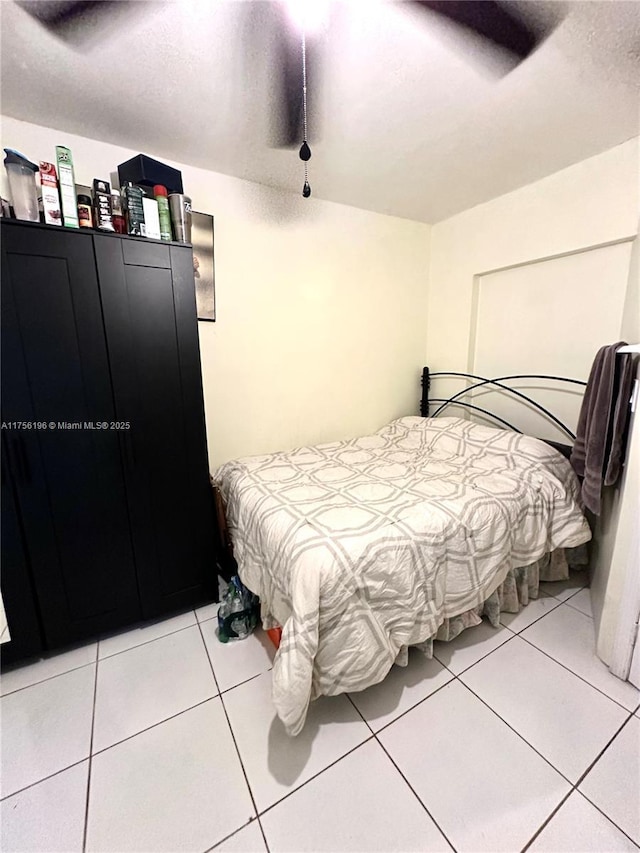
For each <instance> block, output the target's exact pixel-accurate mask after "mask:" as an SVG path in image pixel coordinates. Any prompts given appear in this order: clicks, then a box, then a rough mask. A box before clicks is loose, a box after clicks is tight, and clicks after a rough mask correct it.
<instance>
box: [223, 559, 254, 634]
mask: <svg viewBox="0 0 640 853" xmlns="http://www.w3.org/2000/svg"><path fill="white" fill-rule="evenodd" d="M259 609H260V605H259V602H258V596H257V595H254V594H253V593H252V592H251V591H250V590H248V589H247V588H246V586H245V585H244V584H243V583H242V581H241V580H240V578H239V577H238V576H237V575H234V576H233V577H232V578H231V581H230V582H229V586H228V587H227V590H226V592H225V594H224V596H223V598H222V602H221V604H220V607H219V608H218V639H219V640H220V642H221V643H227V642H229V640H244V639H245V637H248V636H249V634H250V633H251V632H252V631H253V629H254V628H255V627H256V625H257V623H258V614H259Z"/></svg>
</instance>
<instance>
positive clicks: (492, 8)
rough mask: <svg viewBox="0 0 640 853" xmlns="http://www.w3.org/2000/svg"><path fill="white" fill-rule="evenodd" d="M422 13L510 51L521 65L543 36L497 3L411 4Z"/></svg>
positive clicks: (433, 0) (429, 0) (445, 0)
mask: <svg viewBox="0 0 640 853" xmlns="http://www.w3.org/2000/svg"><path fill="white" fill-rule="evenodd" d="M410 5H411V6H412V7H414V8H416V9H419V10H421V11H423V12H426V13H430V12H435V13H436V14H438V15H441V16H443V17H445V18H448V19H449V20H450V21H452V22H453V23H454V24H456V25H458V26H460V27H464V28H465V29H467V30H470V31H471V32H473V33H476V34H477V35H479V36H480V37H481V38H483V39H486V40H488V41H491V42H493V44H495V45H497V46H498V47H500V48H503V49H504V50H507V51H508V52H509V53H511V54H512V55H513V56H514V57H516V58H517V59H518V61H522V60H523V59H526V57H527V56H529V54H530V53H532V52H533V51H534V50H535V48H536V47H537V46H538V44H539V43H540V42H541V41H542V40H543V38H544V35H545V34H543V33H541V32H540V31H539V30H537V29H534V28H533V26H530V25H528V24H526V23H525V22H524V21H523V20H522V19H521V18H519V17H517V16H516V15H515V14H512V13H511V12H510V11H508V9H507V4H506V3H497V2H495V0H410Z"/></svg>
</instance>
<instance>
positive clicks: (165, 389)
mask: <svg viewBox="0 0 640 853" xmlns="http://www.w3.org/2000/svg"><path fill="white" fill-rule="evenodd" d="M1 343H2V576H1V584H2V595H3V601H4V606H5V611H6V614H7V620H8V624H9V630H10V633H11V642H10V643H9V644H4V645H3V646H2V656H3V659H4V660H5V661H7V660H8V661H10V660H13V659H17V658H19V657H24V656H26V655H30V654H33V653H36V652H38V651H40V650H46V649H52V648H56V647H59V646H63V645H65V644H68V643H72V642H74V641H78V640H81V639H82V638H85V637H91V636H96V635H98V634H100V633H101V632H103V631H109V630H112V629H114V628H117V627H120V626H123V625H126V624H127V623H132V622H136V621H139V620H141V619H144V618H150V617H157V616H160V615H161V614H163V613H169V612H172V611H177V610H179V609H184V608H188V607H192V606H193V605H195V604H198V603H200V602H203V601H207V600H212V599H213V598H215V596H216V590H217V576H216V562H215V548H214V541H215V538H214V537H215V531H214V521H213V518H214V516H213V507H212V495H211V489H210V486H209V474H208V463H207V447H206V434H205V424H204V407H203V399H202V380H201V374H200V354H199V346H198V329H197V320H196V309H195V293H194V280H193V260H192V253H191V249H190V248H189V247H187V246H181V245H179V244H173V243H164V244H163V243H159V242H155V241H145V240H143V239H139V238H134V237H120V236H117V235H111V234H99V233H95V232H92V233H83V232H76V231H70V230H67V229H63V228H55V227H53V226H42V225H38V224H30V223H18V222H12V221H3V222H2V341H1Z"/></svg>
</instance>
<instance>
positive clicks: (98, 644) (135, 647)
mask: <svg viewBox="0 0 640 853" xmlns="http://www.w3.org/2000/svg"><path fill="white" fill-rule="evenodd" d="M187 612H189V611H187ZM193 613H194V614H195V611H193ZM178 615H180V614H178ZM172 618H173V617H172ZM203 621H204V622H208V621H209V620H208V619H204V620H203ZM199 624H200V623H199V622H198V621H197V616H196V621H195V622H194V623H193V624H191V625H185V626H184V627H183V628H176V630H175V631H168V632H167V633H166V634H161V635H160V636H159V637H154V638H153V639H152V640H145V641H144V642H143V643H138V644H137V645H135V646H129V647H128V648H126V649H121V650H120V651H119V652H113V654H110V655H105V656H104V657H103V658H100V657H98V658H97V660H108V659H109V658H115V657H117V656H118V655H123V654H124V653H125V652H131V651H133V650H134V649H139V648H141V647H142V646H148V645H149V643H155V641H156V640H163V639H164V638H165V637H171V636H173V635H174V634H179V633H180V632H181V631H186V630H187V629H188V628H195V627H196V625H199ZM130 630H135V629H133V628H132V629H130ZM107 639H111V638H110V637H107ZM94 642H95V643H96V645H97V646H98V648H99V646H100V643H101V642H102V638H101V637H98V639H97V640H95V641H94ZM78 648H83V647H82V646H79V647H78ZM73 651H76V650H75V649H69V650H68V651H67V652H65V651H61V652H60V654H68V653H69V652H73ZM47 660H55V655H54V656H53V657H50V658H41V659H40V660H39V661H34V662H33V663H31V664H29V663H26V662H25V666H37V665H38V663H40V662H41V661H47ZM95 662H96V661H94V660H92V661H88V663H82V664H80V666H72V667H71V669H65V670H64V671H63V672H57V673H56V674H55V675H48V676H47V677H46V678H40V679H38V680H37V681H33V682H31V683H30V684H25V685H24V687H16V689H15V690H9V691H7V692H6V693H3V694H2V696H1V697H0V698H4V697H5V696H12V695H13V694H14V693H19V692H20V691H21V690H28V689H29V687H35V686H36V684H44V682H45V681H52V680H53V679H54V678H60V676H61V675H66V674H67V673H69V672H76V671H77V670H78V669H84V668H85V667H87V666H93V664H94V663H95ZM21 668H22V667H20V666H17V667H15V668H14V669H11V670H9V671H8V672H7V673H6V675H9V674H10V673H12V672H18V671H19V670H20V669H21Z"/></svg>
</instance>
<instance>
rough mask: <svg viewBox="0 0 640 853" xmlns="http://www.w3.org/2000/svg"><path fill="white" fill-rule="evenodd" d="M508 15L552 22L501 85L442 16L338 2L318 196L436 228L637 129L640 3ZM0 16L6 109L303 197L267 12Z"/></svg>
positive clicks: (320, 133) (321, 122)
mask: <svg viewBox="0 0 640 853" xmlns="http://www.w3.org/2000/svg"><path fill="white" fill-rule="evenodd" d="M516 6H517V7H518V8H520V9H521V10H523V11H524V13H526V14H527V15H530V16H531V15H533V16H535V17H537V18H539V19H540V20H541V21H543V22H545V21H546V22H549V21H553V20H560V23H559V24H558V26H557V28H556V29H555V30H554V31H553V33H552V34H551V36H550V37H549V38H548V39H547V40H546V41H545V42H544V43H543V44H542V46H541V47H540V48H539V49H538V50H537V51H536V52H535V53H534V54H533V55H532V56H530V57H529V58H528V59H527V60H526V61H525V62H524V63H522V64H521V65H520V66H519V67H517V68H516V69H515V70H513V71H512V72H511V73H509V74H507V75H506V76H502V77H500V76H497V75H496V73H495V67H492V65H491V58H490V57H488V56H487V52H486V50H484V49H482V48H480V47H479V46H477V45H476V44H474V43H472V42H470V41H468V40H463V39H461V37H460V35H459V34H457V33H453V32H451V30H450V29H448V28H447V27H446V26H444V25H443V24H442V23H441V22H440V20H439V19H437V18H434V19H433V21H429V22H427V25H426V26H425V25H422V26H417V24H416V21H415V19H414V18H413V17H412V16H411V15H410V14H409V13H408V12H407V10H406V8H403V7H402V4H397V3H378V2H376V1H375V0H367V2H362V0H352V2H349V0H344V2H338V3H333V4H332V6H331V11H330V17H329V20H328V22H327V24H326V26H325V29H324V30H323V32H321V34H320V36H319V37H318V38H319V41H318V49H319V51H320V54H321V56H322V59H323V61H322V68H323V74H322V77H321V78H317V79H316V84H317V85H316V87H315V91H314V95H315V103H316V105H317V110H316V115H317V119H318V124H317V125H316V133H315V136H316V139H315V142H314V144H313V146H312V148H313V157H312V160H311V161H310V164H309V166H310V182H311V185H312V187H313V193H314V195H315V196H316V197H319V198H324V199H328V200H331V201H336V202H342V203H344V204H350V205H354V206H356V207H363V208H367V209H370V210H376V211H380V212H382V213H389V214H395V215H398V216H404V217H408V218H410V219H416V220H420V221H424V222H437V221H439V220H441V219H444V218H446V217H448V216H451V215H452V214H454V213H457V212H459V211H461V210H464V209H466V208H469V207H472V206H474V205H476V204H479V203H481V202H484V201H487V200H489V199H491V198H495V197H496V196H498V195H502V194H503V193H505V192H509V191H510V190H513V189H516V188H517V187H520V186H523V185H524V184H527V183H530V182H532V181H535V180H538V179H539V178H541V177H544V176H545V175H548V174H551V173H552V172H555V171H558V170H559V169H562V168H564V167H566V166H568V165H570V164H572V163H576V162H578V161H580V160H583V159H585V158H587V157H590V156H593V155H594V154H597V153H599V152H601V151H604V150H606V149H608V148H611V147H613V146H614V145H617V144H618V143H620V142H623V141H624V140H626V139H629V138H630V137H632V136H634V135H636V134H638V132H639V108H638V104H639V95H640V88H639V83H640V75H639V68H640V57H639V53H638V44H639V43H640V3H636V2H634V1H633V0H632V2H617V0H606V2H586V3H582V2H571V3H566V4H565V3H559V2H529V3H526V4H521V3H517V4H516ZM0 15H1V19H0V24H1V27H2V72H1V74H2V76H1V78H0V80H1V86H2V91H1V94H2V112H3V113H4V114H6V115H9V116H13V117H15V118H19V119H23V120H25V121H31V122H34V123H37V124H43V125H47V126H51V127H54V128H57V129H61V130H66V131H68V132H70V133H77V134H80V135H83V136H87V137H91V138H95V139H101V140H105V141H108V142H112V143H115V144H119V145H123V146H127V147H130V148H133V149H137V150H141V151H148V152H153V153H154V154H155V155H157V156H160V157H162V156H164V157H168V158H171V159H175V160H178V161H181V162H183V163H190V164H192V165H196V166H201V167H203V168H207V169H211V170H213V171H218V172H223V173H226V174H229V175H234V176H237V177H241V178H247V179H249V180H252V181H257V182H259V183H263V184H268V185H271V186H276V187H282V188H285V189H290V190H293V191H296V192H297V191H299V190H300V189H301V186H302V166H301V163H300V161H299V160H298V158H297V155H296V153H295V152H293V151H282V150H277V149H274V148H272V147H270V144H269V143H270V116H272V114H273V107H272V91H273V78H274V74H273V69H274V63H275V62H276V61H277V60H276V59H275V57H276V53H275V51H274V45H273V43H272V42H273V29H272V28H270V26H269V24H270V23H271V21H272V17H273V16H272V15H271V13H270V9H269V4H268V3H266V2H261V3H254V2H229V1H228V0H221V2H215V0H203V1H202V2H197V0H180V2H167V3H165V2H151V0H147V2H140V3H136V4H133V9H130V10H129V11H126V10H125V11H123V12H117V13H113V14H112V15H111V17H110V18H109V19H108V20H100V21H99V22H98V21H96V26H95V29H94V30H92V31H90V32H89V37H88V38H87V39H86V40H85V41H83V42H82V43H81V45H80V46H78V45H77V44H71V43H69V42H64V41H61V40H59V39H56V38H54V37H53V36H52V35H51V34H50V33H49V32H48V31H47V30H45V29H44V28H43V27H41V26H40V25H39V24H38V23H37V22H36V21H34V20H33V19H32V18H31V17H30V16H29V15H27V14H26V12H25V11H24V9H22V8H20V7H19V6H18V5H16V4H15V3H13V2H8V0H3V1H2V2H0ZM494 66H495V63H494Z"/></svg>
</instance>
